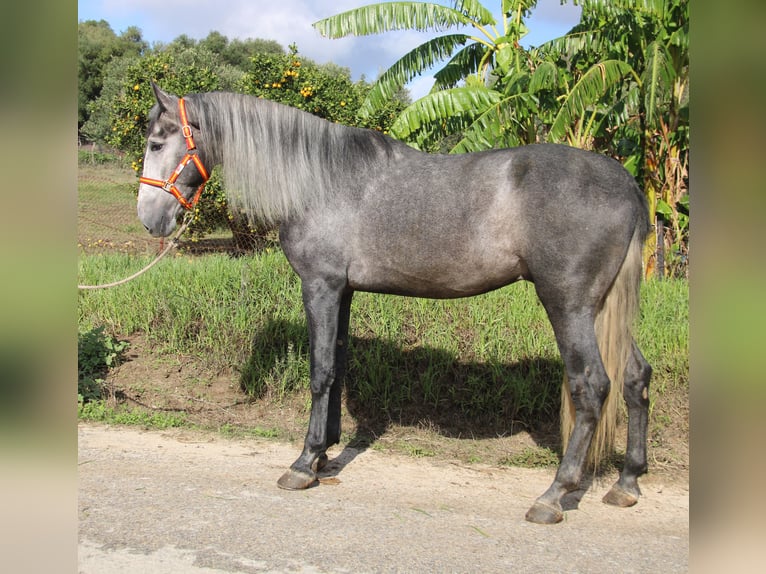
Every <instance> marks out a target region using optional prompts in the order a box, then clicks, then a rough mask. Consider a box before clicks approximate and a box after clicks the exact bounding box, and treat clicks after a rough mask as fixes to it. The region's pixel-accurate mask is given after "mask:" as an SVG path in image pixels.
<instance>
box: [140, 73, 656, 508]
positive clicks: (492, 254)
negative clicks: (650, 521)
mask: <svg viewBox="0 0 766 574" xmlns="http://www.w3.org/2000/svg"><path fill="white" fill-rule="evenodd" d="M154 91H155V95H156V98H157V104H156V105H155V106H154V107H153V108H152V111H151V113H150V117H149V127H148V131H147V139H148V142H147V147H146V154H145V157H144V172H143V177H142V178H141V185H140V188H139V194H138V216H139V218H140V220H141V222H142V223H143V224H144V226H145V227H146V229H147V230H148V231H149V232H150V233H151V234H152V235H153V236H158V237H163V236H167V235H169V234H170V233H171V232H172V231H173V229H174V227H175V225H176V221H177V219H178V216H179V215H180V214H181V213H182V212H183V210H184V208H187V209H189V208H191V207H193V205H194V203H196V201H197V198H198V197H199V195H198V193H197V194H196V195H195V189H198V188H199V189H201V186H202V185H204V182H205V181H206V180H207V173H208V172H209V171H210V169H212V168H213V167H214V166H215V165H219V164H222V166H223V173H224V177H225V179H226V189H227V193H228V198H229V202H230V205H231V207H232V208H233V209H235V210H238V211H240V212H244V213H246V214H247V215H248V216H250V217H251V218H252V219H253V220H256V219H257V220H261V221H271V222H276V221H278V222H280V223H281V225H280V241H281V244H282V249H283V250H284V253H285V255H286V256H287V259H288V260H289V262H290V264H291V265H292V267H293V269H294V270H295V272H296V273H297V274H298V276H299V277H300V278H301V282H302V293H303V303H304V307H305V311H306V318H307V323H308V328H309V342H310V354H311V418H310V421H309V428H308V433H307V435H306V439H305V443H304V448H303V452H302V453H301V455H300V456H299V457H298V459H297V460H296V461H295V462H294V463H293V464H292V465H291V467H290V468H289V470H288V471H287V472H286V473H285V474H284V475H283V476H282V477H281V478H280V479H279V481H278V484H279V486H280V487H282V488H286V489H304V488H307V487H309V486H311V485H313V484H315V483H316V480H317V479H316V472H317V471H318V470H320V469H321V468H322V467H323V466H324V465H325V464H326V463H327V454H326V450H327V448H328V446H330V445H333V444H336V443H338V442H339V440H340V418H341V417H340V414H341V390H342V379H343V374H344V370H345V362H346V349H347V347H348V324H349V310H350V307H351V298H352V296H353V294H354V292H355V291H372V292H377V293H390V294H396V295H404V296H409V297H431V298H452V297H467V296H472V295H478V294H480V293H485V292H487V291H490V290H492V289H497V288H499V287H502V286H504V285H508V284H510V283H513V282H515V281H518V280H520V279H525V280H527V281H531V282H533V283H534V285H535V289H536V291H537V295H538V297H539V298H540V301H541V302H542V304H543V306H544V307H545V310H546V312H547V314H548V317H549V319H550V322H551V324H552V326H553V331H554V333H555V336H556V341H557V344H558V348H559V351H560V353H561V357H562V359H563V362H564V367H565V372H566V381H565V385H564V392H563V393H562V395H563V398H564V401H563V408H562V414H563V415H564V416H563V418H564V419H570V420H569V422H567V421H566V420H565V421H563V423H562V424H563V425H564V428H566V431H565V433H564V434H565V437H564V438H565V442H566V444H565V449H564V455H563V458H562V461H561V465H560V466H559V469H558V471H557V473H556V477H555V480H554V481H553V484H552V485H551V486H550V488H549V489H548V490H547V491H546V492H545V493H543V494H542V495H541V496H540V497H539V498H538V499H537V501H536V502H535V503H534V505H533V506H532V507H531V508H530V510H529V511H528V512H527V515H526V518H527V520H530V521H532V522H538V523H555V522H559V521H561V520H562V518H563V511H562V506H561V499H562V497H563V496H564V495H565V494H566V493H568V492H571V491H573V490H575V489H577V488H578V487H579V484H580V480H581V478H582V476H583V473H584V471H585V469H586V466H587V464H588V460H589V452H591V455H593V454H594V453H595V455H596V456H597V455H598V453H599V452H603V450H604V448H606V447H607V446H609V443H610V441H611V438H610V437H611V434H612V433H613V429H614V425H615V422H614V416H613V414H612V413H613V412H614V407H613V406H610V405H613V401H611V402H610V401H608V400H607V397H608V396H609V395H610V389H612V391H614V392H612V393H611V395H612V396H619V394H620V390H621V391H622V395H623V397H624V400H625V402H626V404H627V408H628V439H627V440H628V442H627V451H626V455H625V464H624V467H623V470H622V472H621V473H620V476H619V479H618V481H617V482H616V483H615V484H614V486H613V487H612V488H611V490H610V491H609V492H608V493H607V494H606V496H605V497H604V501H605V502H607V503H610V504H614V505H618V506H630V505H632V504H635V503H636V502H637V500H638V497H639V495H640V490H639V487H638V480H637V479H638V476H639V475H641V474H643V473H644V472H646V469H647V463H646V433H647V417H648V406H649V396H648V387H649V379H650V376H651V367H650V366H649V364H648V363H647V362H646V360H645V359H644V357H643V356H642V355H641V352H640V351H639V349H638V347H637V345H636V343H635V341H634V340H633V337H632V335H631V325H632V322H633V320H634V317H635V315H636V313H637V309H638V293H639V286H640V281H641V274H642V272H641V250H642V246H643V243H644V240H645V238H646V236H647V234H648V232H649V229H650V226H649V220H648V215H647V205H646V200H645V199H644V197H643V195H642V193H641V191H640V190H639V188H638V186H637V185H636V182H635V180H634V179H633V177H632V176H631V175H630V174H629V173H628V172H626V171H625V170H624V169H623V168H622V166H620V164H619V163H618V162H616V161H614V160H612V159H609V158H606V157H603V156H601V155H598V154H595V153H591V152H586V151H582V150H578V149H574V148H570V147H567V146H561V145H530V146H524V147H519V148H515V149H503V150H494V151H487V152H481V153H471V154H465V155H450V156H445V155H430V154H425V153H422V152H420V151H417V150H414V149H412V148H410V147H408V146H406V145H405V144H403V143H401V142H398V141H396V140H393V139H391V138H389V137H387V136H385V135H383V134H381V133H378V132H376V131H371V130H362V129H356V128H350V127H346V126H341V125H337V124H333V123H331V122H328V121H325V120H322V119H320V118H317V117H315V116H313V115H310V114H308V113H305V112H302V111H300V110H297V109H293V108H290V107H286V106H283V105H280V104H276V103H273V102H270V101H268V100H263V99H259V98H255V97H250V96H245V95H239V94H229V93H206V94H192V95H189V96H188V97H186V98H182V99H179V98H177V97H175V96H172V95H169V94H167V93H165V92H163V91H162V90H161V89H159V88H158V87H157V86H154ZM192 163H193V164H194V166H190V167H189V168H188V169H187V166H189V164H192ZM174 168H175V169H174ZM195 168H196V169H195ZM166 192H168V193H166ZM605 403H606V406H605ZM602 407H603V409H602ZM571 418H573V419H574V422H573V423H572V422H571ZM600 419H601V420H602V422H601V423H600V424H599V421H600ZM572 427H573V430H571V433H570V430H569V429H571V428H572ZM597 427H598V428H597ZM594 437H595V438H594ZM592 443H593V448H591V444H592Z"/></svg>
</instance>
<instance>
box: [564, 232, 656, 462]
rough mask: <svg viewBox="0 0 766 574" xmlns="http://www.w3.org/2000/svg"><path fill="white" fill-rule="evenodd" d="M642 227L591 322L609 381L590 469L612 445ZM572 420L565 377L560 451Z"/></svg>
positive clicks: (638, 275) (629, 338) (634, 299)
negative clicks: (593, 322)
mask: <svg viewBox="0 0 766 574" xmlns="http://www.w3.org/2000/svg"><path fill="white" fill-rule="evenodd" d="M643 228H644V226H643V225H637V226H636V230H635V232H634V233H633V239H632V240H631V242H630V245H629V247H628V252H627V254H626V256H625V259H624V260H623V262H622V266H621V267H620V269H619V271H618V272H617V276H616V277H615V279H614V282H613V283H612V286H611V287H610V288H609V291H608V292H607V295H606V297H605V298H604V302H603V304H602V306H601V309H600V310H599V312H598V314H597V315H596V321H595V324H594V326H595V329H596V339H597V340H598V347H599V351H600V352H601V359H602V361H603V363H604V368H605V369H606V373H607V375H608V376H609V380H610V381H611V383H612V384H611V386H610V388H609V395H608V396H607V398H606V400H605V401H604V405H603V407H602V409H601V418H600V419H599V422H598V426H597V427H596V431H595V433H594V435H593V441H592V442H591V446H590V450H589V452H588V462H589V464H590V465H591V466H592V467H593V468H598V466H599V463H600V461H601V460H602V459H603V458H604V456H605V455H607V454H609V453H611V452H612V449H613V448H614V438H615V434H616V430H617V417H618V414H619V412H620V400H621V399H622V387H623V379H624V375H625V367H626V365H627V362H628V358H629V356H630V352H631V346H632V343H633V334H632V326H633V322H634V319H635V317H636V315H637V314H638V306H639V289H640V287H641V277H642V250H643V244H644V239H645V236H646V231H645V230H644V229H643ZM574 423H575V409H574V403H573V402H572V397H571V395H570V393H569V385H568V383H567V380H566V377H565V379H564V384H563V385H562V389H561V439H562V448H563V451H562V452H566V447H567V443H568V442H569V436H570V435H571V434H572V429H573V428H574Z"/></svg>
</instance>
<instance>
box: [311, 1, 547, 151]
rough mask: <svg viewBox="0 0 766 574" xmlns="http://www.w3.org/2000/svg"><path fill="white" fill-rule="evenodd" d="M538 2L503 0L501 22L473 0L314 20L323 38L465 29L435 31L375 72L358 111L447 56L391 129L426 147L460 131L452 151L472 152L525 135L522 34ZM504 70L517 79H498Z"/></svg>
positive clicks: (386, 7) (528, 107) (368, 9)
mask: <svg viewBox="0 0 766 574" xmlns="http://www.w3.org/2000/svg"><path fill="white" fill-rule="evenodd" d="M536 4H537V0H501V13H502V22H497V21H496V20H495V17H494V16H493V15H492V12H491V11H490V10H489V9H487V8H486V7H485V6H484V5H482V3H481V2H478V1H477V0H454V1H453V2H452V5H451V6H443V5H441V4H434V3H429V2H385V3H379V4H372V5H369V6H363V7H361V8H356V9H353V10H349V11H347V12H343V13H341V14H337V15H335V16H331V17H329V18H325V19H323V20H320V21H319V22H316V23H315V24H314V27H315V28H316V29H317V30H319V32H320V33H321V34H322V35H324V36H326V37H328V38H341V37H344V36H349V35H356V36H364V35H370V34H380V33H383V32H388V31H392V30H417V31H434V32H441V31H446V30H449V29H451V28H453V29H454V28H459V29H468V31H465V32H460V31H458V32H455V33H450V34H444V35H440V36H436V37H434V38H432V39H430V40H428V41H426V42H425V43H423V44H421V45H420V46H418V47H417V48H415V49H414V50H412V51H410V52H409V53H407V54H405V55H404V56H403V57H402V58H401V59H399V60H398V61H397V62H395V63H394V64H393V65H392V66H391V67H390V68H389V69H388V70H386V71H385V72H384V73H383V74H382V75H381V76H380V78H379V79H378V80H377V82H376V83H375V85H374V87H373V89H372V90H371V91H370V93H369V95H368V97H367V99H366V100H365V102H364V103H363V104H362V106H361V108H360V110H359V115H360V116H361V117H365V116H367V115H369V114H372V113H373V112H374V111H375V110H376V109H378V108H379V107H380V106H382V105H384V104H385V103H386V102H387V101H388V100H389V99H390V98H391V97H393V95H394V94H396V93H397V92H398V91H399V90H400V89H402V87H403V86H404V85H405V84H406V83H407V82H409V81H410V80H412V79H413V78H415V77H416V76H418V75H421V74H423V73H424V72H426V71H428V70H430V69H431V68H432V67H434V66H435V65H436V64H438V63H439V62H443V61H445V60H448V61H447V63H446V64H445V65H444V66H443V67H442V68H441V69H440V70H438V71H437V72H436V73H435V74H434V78H435V83H434V87H433V89H432V90H431V93H430V94H428V95H426V96H425V97H423V98H421V99H420V100H418V101H416V102H414V103H413V104H412V105H411V106H409V107H408V108H407V109H405V110H404V111H403V112H402V114H401V115H400V116H399V118H398V119H397V120H396V122H395V123H394V125H393V126H392V128H391V133H392V135H394V136H395V137H398V138H400V139H404V140H406V141H408V142H409V143H410V144H411V145H414V146H415V147H420V148H423V149H434V148H435V147H436V145H437V143H438V142H439V141H442V140H443V139H444V137H445V136H449V135H450V134H458V133H459V134H462V135H463V137H462V138H460V140H459V142H458V143H457V145H455V146H454V147H452V149H451V151H453V152H462V151H475V150H477V149H486V148H487V147H497V146H498V145H518V144H519V143H523V142H525V141H526V140H527V137H525V136H524V131H525V130H526V129H528V127H529V125H528V122H523V121H518V117H521V116H524V115H526V116H530V115H531V114H532V113H533V112H534V111H535V109H536V107H535V106H536V104H535V101H534V98H530V97H528V94H525V93H524V92H525V90H526V88H528V86H529V80H530V77H531V73H532V70H530V69H529V67H528V56H527V53H526V52H525V51H524V49H523V48H521V46H520V45H519V40H520V39H521V38H522V37H523V36H524V35H525V34H526V33H527V28H526V26H525V25H524V18H525V17H527V16H528V15H529V12H530V10H531V9H532V8H533V7H534V6H535V5H536ZM509 75H515V78H514V79H515V81H514V82H506V83H505V84H504V85H503V86H500V85H498V82H497V79H498V77H507V76H509ZM509 86H515V87H514V88H513V89H510V88H509ZM514 105H516V106H523V107H524V112H525V113H517V114H510V116H512V117H509V109H510V108H512V107H513V106H514Z"/></svg>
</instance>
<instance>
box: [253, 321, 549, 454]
mask: <svg viewBox="0 0 766 574" xmlns="http://www.w3.org/2000/svg"><path fill="white" fill-rule="evenodd" d="M308 374H309V366H308V335H307V330H306V324H305V323H304V322H294V321H285V320H271V321H269V322H267V323H266V324H265V325H264V326H263V328H262V329H261V330H260V331H259V332H258V333H257V334H256V336H255V337H254V339H253V346H252V350H251V355H250V357H249V359H248V360H247V362H246V363H245V364H244V365H243V367H242V369H241V374H240V385H241V387H242V389H243V390H244V391H245V392H247V393H248V394H250V395H252V396H255V397H266V396H282V397H284V396H287V395H288V394H290V393H294V392H305V393H308V388H307V387H308ZM562 377H563V365H562V363H561V361H560V360H552V359H550V358H538V357H527V358H523V359H521V360H519V361H517V362H511V363H502V362H500V363H482V362H470V361H468V362H467V361H464V360H462V359H460V358H459V357H456V356H455V355H453V354H452V353H450V352H447V351H444V350H442V349H437V348H431V347H415V348H412V349H403V348H401V347H400V346H399V345H398V344H395V343H393V342H390V341H386V340H381V339H377V338H359V337H353V336H352V337H351V341H350V345H349V359H348V369H347V373H346V377H345V386H344V401H345V405H346V407H347V411H348V413H349V415H350V416H351V417H352V418H353V420H354V422H355V425H356V433H355V436H354V437H353V438H352V439H351V441H350V442H349V443H348V448H350V449H353V450H357V451H358V450H364V449H366V448H367V447H369V446H370V445H371V444H373V443H374V442H375V441H376V440H377V438H378V437H380V436H382V435H383V434H384V433H385V432H386V430H387V429H388V428H389V426H390V425H391V424H398V425H402V426H417V427H421V428H428V429H432V430H434V431H435V432H438V433H439V434H440V435H442V436H445V437H450V438H471V439H480V438H496V437H498V436H508V435H513V434H516V433H518V432H521V431H526V432H528V433H529V434H530V435H531V437H532V438H533V440H535V442H536V443H537V444H538V445H539V446H541V447H547V448H550V449H552V450H554V451H556V450H558V448H559V439H558V435H557V425H558V422H557V421H558V409H559V400H560V399H559V393H560V386H561V381H562Z"/></svg>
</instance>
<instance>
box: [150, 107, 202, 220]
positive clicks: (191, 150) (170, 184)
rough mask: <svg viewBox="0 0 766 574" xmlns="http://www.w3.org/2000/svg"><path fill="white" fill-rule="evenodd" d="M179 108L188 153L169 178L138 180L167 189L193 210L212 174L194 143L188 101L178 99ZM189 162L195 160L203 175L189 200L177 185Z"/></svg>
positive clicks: (182, 203) (186, 207) (183, 204)
mask: <svg viewBox="0 0 766 574" xmlns="http://www.w3.org/2000/svg"><path fill="white" fill-rule="evenodd" d="M178 110H179V112H180V115H181V131H182V133H183V136H184V139H185V140H186V155H185V156H184V157H183V158H182V159H181V161H180V162H179V163H178V166H176V169H175V170H174V171H173V173H172V174H171V175H170V177H169V178H168V179H167V180H165V181H162V180H160V179H152V178H150V177H139V178H138V181H140V182H141V183H145V184H147V185H151V186H154V187H159V188H160V189H163V190H164V191H167V192H168V193H169V194H171V195H172V196H173V197H175V198H176V199H177V200H178V203H180V204H181V205H182V206H183V208H184V209H187V210H191V209H194V206H195V205H197V201H199V198H200V195H202V190H204V189H205V184H206V183H207V180H208V179H210V176H209V175H208V173H207V170H206V169H205V166H204V165H202V161H201V160H200V159H199V156H198V155H197V146H196V145H195V144H194V138H193V137H192V130H191V127H190V126H189V120H188V119H187V116H186V102H184V99H183V98H181V99H180V100H178ZM189 162H193V163H194V165H195V166H197V171H199V174H200V175H201V176H202V185H200V186H199V188H198V189H197V192H196V193H195V194H194V197H193V198H192V200H191V201H188V200H187V199H186V198H185V197H184V196H183V195H181V192H180V191H179V190H178V188H177V187H176V186H175V183H176V180H177V179H178V177H179V176H180V175H181V172H182V171H183V170H184V168H185V167H186V166H187V165H189Z"/></svg>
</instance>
